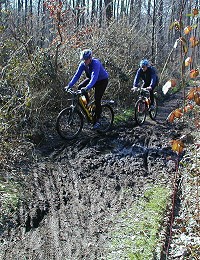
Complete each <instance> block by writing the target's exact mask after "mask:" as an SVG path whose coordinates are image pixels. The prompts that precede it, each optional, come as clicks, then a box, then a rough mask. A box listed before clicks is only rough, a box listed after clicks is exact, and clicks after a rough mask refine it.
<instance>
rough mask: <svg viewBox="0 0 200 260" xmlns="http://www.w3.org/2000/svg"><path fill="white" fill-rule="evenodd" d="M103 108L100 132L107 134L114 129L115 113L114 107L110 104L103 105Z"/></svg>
mask: <svg viewBox="0 0 200 260" xmlns="http://www.w3.org/2000/svg"><path fill="white" fill-rule="evenodd" d="M101 107H102V113H101V119H100V123H101V126H100V128H99V129H98V132H99V133H106V132H108V131H109V130H110V128H111V127H112V124H113V120H114V112H113V109H112V107H111V106H110V105H109V104H103V105H101Z"/></svg>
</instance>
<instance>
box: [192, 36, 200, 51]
mask: <svg viewBox="0 0 200 260" xmlns="http://www.w3.org/2000/svg"><path fill="white" fill-rule="evenodd" d="M190 44H191V47H192V48H194V47H195V46H197V45H198V44H199V40H198V39H197V38H196V37H194V36H193V37H190Z"/></svg>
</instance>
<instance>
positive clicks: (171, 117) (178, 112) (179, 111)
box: [167, 108, 183, 123]
mask: <svg viewBox="0 0 200 260" xmlns="http://www.w3.org/2000/svg"><path fill="white" fill-rule="evenodd" d="M182 115H183V112H182V109H180V108H177V109H175V110H173V111H172V112H171V113H170V114H169V116H168V117H167V121H168V122H170V123H172V122H173V121H174V119H175V118H180V117H181V116H182Z"/></svg>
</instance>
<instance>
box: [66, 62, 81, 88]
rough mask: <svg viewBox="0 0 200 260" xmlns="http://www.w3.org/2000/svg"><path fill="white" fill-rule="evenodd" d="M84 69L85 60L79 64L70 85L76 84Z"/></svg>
mask: <svg viewBox="0 0 200 260" xmlns="http://www.w3.org/2000/svg"><path fill="white" fill-rule="evenodd" d="M83 70H84V64H83V62H81V63H80V64H79V66H78V69H77V71H76V73H75V74H74V76H73V78H72V80H71V81H70V82H69V84H68V86H69V87H72V86H74V84H76V82H77V81H78V80H79V78H80V76H81V74H82V72H83Z"/></svg>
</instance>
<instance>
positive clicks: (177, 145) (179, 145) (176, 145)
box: [170, 140, 184, 154]
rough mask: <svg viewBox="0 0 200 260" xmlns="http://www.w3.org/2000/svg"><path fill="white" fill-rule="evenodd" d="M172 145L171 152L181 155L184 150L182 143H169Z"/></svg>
mask: <svg viewBox="0 0 200 260" xmlns="http://www.w3.org/2000/svg"><path fill="white" fill-rule="evenodd" d="M170 143H171V145H172V150H173V151H175V152H177V154H180V153H182V151H183V148H184V143H183V142H182V141H181V140H172V141H170Z"/></svg>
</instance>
